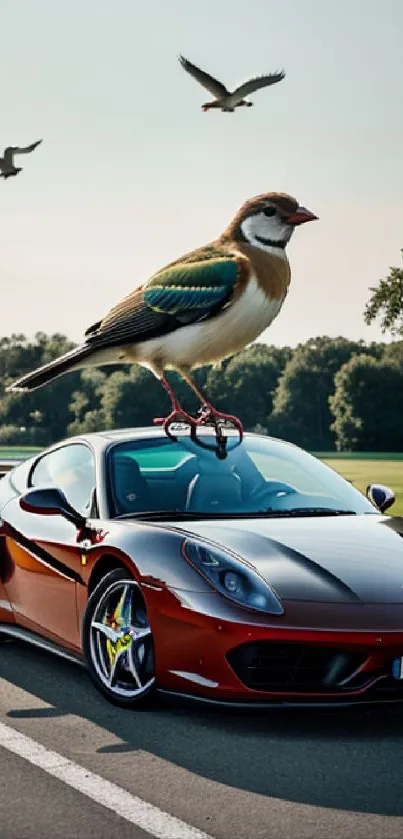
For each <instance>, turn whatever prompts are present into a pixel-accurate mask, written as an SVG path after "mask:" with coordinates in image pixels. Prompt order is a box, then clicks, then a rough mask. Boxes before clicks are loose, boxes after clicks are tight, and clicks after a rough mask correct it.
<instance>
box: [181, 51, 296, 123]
mask: <svg viewBox="0 0 403 839" xmlns="http://www.w3.org/2000/svg"><path fill="white" fill-rule="evenodd" d="M179 61H180V63H181V65H182V67H183V69H184V70H186V72H187V73H189V74H190V75H191V76H193V78H194V79H196V81H197V82H199V83H200V84H201V85H203V87H205V88H206V89H207V90H208V91H209V93H212V94H213V96H214V97H215V101H213V102H205V104H204V105H202V106H201V107H202V111H208V110H209V109H210V108H221V110H222V111H225V112H226V113H232V112H233V111H234V110H235V108H240V107H242V106H245V107H247V108H251V107H252V105H253V102H249V101H248V100H247V99H245V98H244V97H245V96H248V94H249V93H254V91H255V90H260V88H262V87H268V86H269V85H272V84H276V83H277V82H281V81H282V79H284V78H285V73H284V71H283V70H281V71H280V72H278V73H271V74H270V75H268V76H258V77H257V78H255V79H250V80H249V81H247V82H244V83H243V84H241V85H239V87H237V88H236V89H235V90H233V91H230V90H227V88H226V87H225V86H224V85H223V84H222V83H221V82H219V81H217V79H214V78H213V76H210V75H209V74H208V73H205V72H204V70H200V68H199V67H196V65H195V64H192V63H191V62H190V61H188V60H187V58H184V56H183V55H180V56H179Z"/></svg>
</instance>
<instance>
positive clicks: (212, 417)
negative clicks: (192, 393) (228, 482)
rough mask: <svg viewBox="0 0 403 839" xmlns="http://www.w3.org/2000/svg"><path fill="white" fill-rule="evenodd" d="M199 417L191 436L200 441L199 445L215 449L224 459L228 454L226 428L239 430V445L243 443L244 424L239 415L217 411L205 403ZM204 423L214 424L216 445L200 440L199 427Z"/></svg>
mask: <svg viewBox="0 0 403 839" xmlns="http://www.w3.org/2000/svg"><path fill="white" fill-rule="evenodd" d="M199 414H200V416H199V418H198V419H197V420H196V422H195V423H194V424H193V425H192V426H191V431H190V436H191V437H192V440H194V441H195V442H196V443H198V445H199V446H202V448H205V449H210V450H211V449H213V450H214V451H215V453H216V455H217V457H218V458H220V459H223V458H225V457H226V456H227V451H226V449H227V440H228V438H227V437H226V436H225V434H223V429H224V428H233V429H235V430H236V431H238V434H239V440H238V443H237V445H238V446H239V444H240V443H242V439H243V426H242V423H241V420H240V419H238V417H235V416H233V415H232V414H224V413H222V412H221V411H216V409H215V408H213V407H212V405H209V404H207V405H203V407H202V408H201V409H200V411H199ZM203 425H206V426H211V425H212V426H213V427H214V430H215V437H216V445H215V446H210V445H209V444H208V443H206V442H204V441H202V440H200V438H199V437H198V434H197V429H198V428H200V427H202V426H203Z"/></svg>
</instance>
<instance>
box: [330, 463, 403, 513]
mask: <svg viewBox="0 0 403 839" xmlns="http://www.w3.org/2000/svg"><path fill="white" fill-rule="evenodd" d="M317 457H320V459H321V460H323V462H324V463H327V465H328V466H331V467H332V469H335V470H336V472H339V473H340V475H343V478H347V480H349V481H352V483H353V484H354V486H355V487H357V489H359V490H361V492H364V493H365V489H366V487H367V486H368V484H371V483H374V484H386V486H389V487H391V488H392V489H393V490H394V491H395V494H396V503H395V504H394V505H393V507H391V508H390V510H389V512H390V514H393V515H394V516H403V454H401V455H400V454H393V455H388V454H387V453H385V454H383V453H379V452H375V453H374V454H370V453H364V456H362V454H361V452H359V453H357V455H355V454H354V452H352V453H350V452H346V453H345V455H344V454H342V455H340V454H339V453H338V452H332V453H330V452H326V453H325V454H320V453H318V454H317Z"/></svg>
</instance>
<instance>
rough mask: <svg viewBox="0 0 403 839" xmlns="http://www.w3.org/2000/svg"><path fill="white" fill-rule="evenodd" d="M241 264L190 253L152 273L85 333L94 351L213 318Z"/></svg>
mask: <svg viewBox="0 0 403 839" xmlns="http://www.w3.org/2000/svg"><path fill="white" fill-rule="evenodd" d="M246 265H247V263H246V260H245V259H244V258H243V257H242V256H240V255H239V254H231V253H229V252H227V251H225V250H224V249H220V248H208V247H207V248H202V249H200V250H198V251H194V252H193V253H191V254H189V255H188V256H187V257H184V258H183V259H182V260H179V261H177V262H175V263H172V264H171V265H168V266H167V267H166V268H163V269H162V270H161V271H159V272H158V273H157V274H155V275H154V276H153V277H152V278H151V279H150V280H149V281H148V282H147V283H146V284H145V285H144V286H142V287H141V288H139V289H136V291H134V292H132V293H131V294H129V295H128V297H126V298H125V299H124V300H122V301H121V302H120V303H119V304H118V305H117V306H115V307H114V308H113V309H111V311H110V312H109V313H108V314H107V315H106V317H105V318H103V320H101V321H99V322H98V323H96V324H94V326H92V327H90V329H88V330H87V332H86V338H87V341H88V343H90V344H91V345H93V346H94V347H102V346H111V345H119V344H124V343H137V342H139V341H147V340H149V339H151V338H156V337H159V336H161V335H164V334H167V333H168V332H173V331H175V330H176V329H179V328H180V327H182V326H185V325H186V324H190V323H194V322H196V321H199V320H203V319H205V318H208V317H212V316H213V315H214V314H217V313H218V312H219V311H220V310H221V309H222V308H223V307H224V306H226V305H227V303H228V302H229V301H230V300H231V298H232V296H233V294H234V292H235V291H236V289H237V287H238V286H239V284H240V282H241V281H242V279H243V277H244V275H245V270H246Z"/></svg>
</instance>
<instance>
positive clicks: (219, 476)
mask: <svg viewBox="0 0 403 839" xmlns="http://www.w3.org/2000/svg"><path fill="white" fill-rule="evenodd" d="M241 505H242V484H241V479H240V477H239V475H236V474H235V472H234V471H233V467H229V466H227V465H226V464H225V461H220V464H219V466H217V464H216V463H214V461H210V460H206V461H201V460H200V461H199V471H198V473H197V474H196V475H195V476H194V477H193V478H192V480H191V481H190V484H189V487H188V491H187V498H186V510H187V511H189V512H200V513H227V512H228V513H230V512H232V511H234V512H235V511H236V510H237V509H240V508H241Z"/></svg>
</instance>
